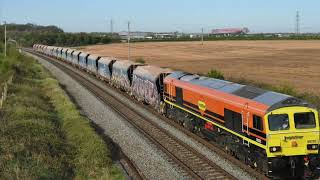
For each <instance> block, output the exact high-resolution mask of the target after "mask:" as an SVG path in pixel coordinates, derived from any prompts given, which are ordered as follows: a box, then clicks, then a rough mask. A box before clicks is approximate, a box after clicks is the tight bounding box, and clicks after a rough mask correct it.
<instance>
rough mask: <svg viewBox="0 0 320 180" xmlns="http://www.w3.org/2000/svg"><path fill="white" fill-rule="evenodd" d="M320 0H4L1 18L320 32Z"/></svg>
mask: <svg viewBox="0 0 320 180" xmlns="http://www.w3.org/2000/svg"><path fill="white" fill-rule="evenodd" d="M319 7H320V0H0V21H1V22H2V21H4V20H6V21H8V22H10V23H28V22H31V23H35V24H40V25H57V26H59V27H60V28H62V29H63V30H65V31H68V32H93V31H94V32H98V31H99V32H102V31H110V19H111V18H112V19H113V21H114V31H122V30H126V26H127V25H126V22H127V21H128V20H130V21H131V23H132V29H133V30H139V31H182V32H199V31H200V29H201V27H204V29H205V31H209V30H210V29H213V28H224V27H248V28H249V29H250V31H251V32H293V31H294V27H295V14H296V11H297V10H299V11H300V16H301V31H302V32H320V22H319V18H320V16H319V15H320V8H319Z"/></svg>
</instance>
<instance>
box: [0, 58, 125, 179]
mask: <svg viewBox="0 0 320 180" xmlns="http://www.w3.org/2000/svg"><path fill="white" fill-rule="evenodd" d="M10 58H13V59H12V62H10V63H12V64H8V66H7V67H6V68H2V69H5V71H7V72H9V71H10V70H11V69H12V70H14V71H15V79H14V81H13V84H12V85H11V86H10V87H9V93H8V99H7V101H6V102H5V104H4V109H3V110H2V111H1V112H0V179H123V175H122V173H121V172H120V170H119V169H118V168H117V167H115V166H114V165H113V164H112V161H111V158H110V153H109V150H108V147H107V145H106V144H105V142H104V141H103V140H102V139H101V138H100V137H99V135H97V134H96V132H95V131H94V129H93V128H92V127H91V126H90V123H89V121H88V120H87V119H86V118H84V117H82V116H81V115H80V114H79V112H78V110H77V109H76V106H75V105H74V104H73V103H72V102H71V101H70V99H69V98H68V96H67V95H66V94H65V92H64V91H63V90H62V89H61V88H60V87H59V84H58V82H57V81H56V80H55V79H52V78H51V77H50V76H49V75H48V73H47V72H46V71H44V70H43V68H42V66H40V65H39V64H37V63H36V61H35V60H33V59H32V58H30V57H26V56H23V55H20V54H19V53H17V52H15V53H13V54H11V55H10ZM1 61H2V63H0V65H1V64H3V62H4V61H5V60H4V59H0V62H1ZM13 62H14V63H13ZM0 69H1V68H0ZM3 72H4V71H3Z"/></svg>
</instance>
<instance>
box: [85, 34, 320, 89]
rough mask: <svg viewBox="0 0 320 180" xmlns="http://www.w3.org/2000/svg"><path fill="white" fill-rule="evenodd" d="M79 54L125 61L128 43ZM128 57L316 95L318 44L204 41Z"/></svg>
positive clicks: (146, 46)
mask: <svg viewBox="0 0 320 180" xmlns="http://www.w3.org/2000/svg"><path fill="white" fill-rule="evenodd" d="M81 49H82V50H84V51H89V52H91V53H96V54H100V55H103V56H113V57H118V58H122V59H127V56H128V53H127V49H128V48H127V44H125V43H119V44H110V45H94V46H85V47H81ZM131 57H132V58H131V59H132V60H134V59H136V58H140V57H142V58H143V59H144V60H145V62H146V63H148V64H153V65H157V66H161V67H171V68H173V69H179V70H185V71H188V72H193V73H202V74H206V73H207V72H208V71H210V69H217V70H220V71H222V72H223V73H224V74H225V76H227V77H236V78H240V77H241V78H245V79H249V80H254V81H257V82H265V83H267V84H272V85H290V86H293V87H295V88H296V89H297V90H299V91H300V92H312V93H317V94H319V93H320V41H311V40H310V41H208V42H205V43H204V45H203V46H202V45H201V42H147V43H132V44H131Z"/></svg>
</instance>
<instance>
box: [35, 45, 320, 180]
mask: <svg viewBox="0 0 320 180" xmlns="http://www.w3.org/2000/svg"><path fill="white" fill-rule="evenodd" d="M33 49H34V51H36V52H38V53H42V54H44V55H47V56H51V57H54V58H56V59H58V60H61V61H65V62H67V63H69V64H71V65H73V66H75V67H78V68H80V69H82V70H84V71H86V72H88V73H90V74H93V75H96V77H97V78H99V79H101V80H103V81H106V82H108V83H110V84H111V85H113V86H115V87H117V88H119V89H121V90H123V91H126V92H128V93H129V94H130V95H132V96H134V97H135V98H136V99H137V100H139V101H143V102H144V103H146V104H149V105H150V106H152V107H154V108H155V109H156V110H157V111H158V112H159V113H161V114H163V115H165V116H167V117H168V118H170V119H172V120H174V121H176V122H177V123H180V124H181V125H183V126H184V127H185V128H187V129H188V130H190V131H192V132H194V133H197V134H201V135H202V136H204V137H205V138H207V139H208V140H210V141H213V142H215V143H216V144H218V145H219V146H221V148H223V149H224V150H225V151H226V152H228V153H230V154H232V155H234V156H235V157H236V158H238V159H239V160H241V161H243V162H244V163H246V164H248V165H249V166H251V167H253V168H255V169H257V170H258V171H261V172H263V173H265V174H266V176H268V177H271V178H318V177H319V169H320V165H319V162H320V161H319V160H320V158H319V142H320V141H319V139H320V133H319V114H318V111H317V110H316V108H315V107H314V106H313V105H312V104H309V103H308V102H306V101H304V100H302V99H299V98H296V97H292V96H290V95H286V94H281V93H277V92H273V91H268V90H265V89H261V88H257V87H253V86H248V85H242V84H237V83H233V82H229V81H225V80H220V79H214V78H209V77H204V76H199V75H196V74H190V73H187V72H182V71H173V70H170V69H163V68H159V67H155V66H150V65H145V64H140V63H136V62H132V61H128V60H119V59H116V58H111V57H100V56H99V55H94V54H90V53H86V52H83V51H78V50H75V49H71V48H63V47H53V46H46V45H39V44H35V45H34V46H33Z"/></svg>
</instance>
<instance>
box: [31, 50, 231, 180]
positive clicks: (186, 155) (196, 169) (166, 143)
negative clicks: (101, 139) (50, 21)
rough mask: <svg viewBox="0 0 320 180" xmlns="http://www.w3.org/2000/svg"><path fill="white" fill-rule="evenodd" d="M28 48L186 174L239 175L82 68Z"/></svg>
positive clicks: (197, 177) (212, 177) (200, 175)
mask: <svg viewBox="0 0 320 180" xmlns="http://www.w3.org/2000/svg"><path fill="white" fill-rule="evenodd" d="M27 51H28V52H29V53H32V54H34V55H37V56H40V57H41V58H42V59H45V60H48V61H49V62H50V63H52V64H53V65H55V66H57V67H58V68H60V69H61V70H63V71H64V72H65V73H67V74H68V75H69V76H70V77H71V78H73V79H74V80H76V81H77V82H78V83H80V84H81V85H82V86H83V87H85V88H86V89H88V90H89V91H90V92H91V93H92V94H94V95H95V96H96V97H98V98H99V99H100V100H101V101H102V102H103V103H105V104H106V105H108V106H109V107H111V108H112V109H113V110H114V111H115V112H117V113H118V114H119V115H120V116H122V117H123V118H124V119H125V120H127V121H128V122H129V123H130V124H131V125H132V126H134V127H135V128H136V129H137V130H139V131H140V132H141V133H142V134H144V135H145V136H146V137H147V138H148V139H149V140H150V141H151V142H153V143H154V144H155V145H156V146H157V147H158V148H159V149H161V150H162V151H163V152H164V153H165V154H166V155H167V156H168V157H169V158H170V159H171V160H172V163H174V164H175V165H176V166H178V167H179V169H182V170H183V172H184V173H183V174H184V175H185V176H186V177H191V178H194V179H236V178H235V177H233V176H232V175H230V174H229V173H228V172H226V171H225V170H223V169H222V168H220V167H219V166H217V165H216V164H214V163H213V162H212V161H211V160H209V159H208V158H206V157H205V156H203V155H202V154H200V153H199V152H197V151H196V150H194V149H193V148H192V147H190V146H189V145H187V144H185V143H184V142H182V141H181V140H180V139H177V138H176V137H174V136H172V135H171V134H170V133H169V132H167V130H165V129H163V128H161V127H160V126H159V125H158V124H156V123H154V122H153V121H150V120H148V118H146V117H145V116H143V114H140V113H139V112H136V111H135V110H133V109H131V108H129V107H128V106H127V105H126V104H125V103H123V102H121V101H119V100H118V99H117V98H116V97H114V96H113V95H112V94H109V93H108V92H106V91H105V90H103V89H102V88H100V87H99V86H97V85H96V84H95V83H94V82H92V81H90V80H89V79H87V78H86V77H83V75H82V74H81V73H80V72H79V70H76V69H74V68H72V67H71V66H70V65H69V64H67V63H64V62H61V61H57V60H55V59H54V58H50V57H47V56H44V55H42V54H38V53H34V52H33V51H30V50H27ZM66 65H67V66H66Z"/></svg>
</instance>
